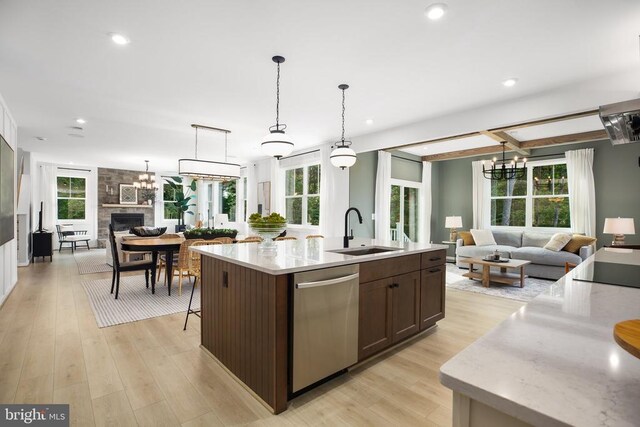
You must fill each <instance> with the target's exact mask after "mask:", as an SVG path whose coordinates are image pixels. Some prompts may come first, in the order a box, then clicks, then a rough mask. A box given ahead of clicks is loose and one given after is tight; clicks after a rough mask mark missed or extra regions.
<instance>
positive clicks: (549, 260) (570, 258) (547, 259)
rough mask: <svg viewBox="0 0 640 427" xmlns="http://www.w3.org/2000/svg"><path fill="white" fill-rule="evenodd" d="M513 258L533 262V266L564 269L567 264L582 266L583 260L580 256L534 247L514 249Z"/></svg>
mask: <svg viewBox="0 0 640 427" xmlns="http://www.w3.org/2000/svg"><path fill="white" fill-rule="evenodd" d="M511 258H513V259H523V260H525V261H531V262H532V263H533V264H540V265H554V266H558V267H560V266H562V267H564V263H565V262H570V263H572V264H580V262H582V259H581V258H580V257H579V256H578V255H576V254H572V253H570V252H565V251H560V252H554V251H550V250H548V249H545V248H536V247H532V246H528V247H522V248H516V249H514V250H513V251H511Z"/></svg>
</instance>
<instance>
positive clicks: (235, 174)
mask: <svg viewBox="0 0 640 427" xmlns="http://www.w3.org/2000/svg"><path fill="white" fill-rule="evenodd" d="M191 127H192V128H194V129H195V130H196V149H195V157H194V158H193V159H179V160H178V175H180V176H188V177H191V178H195V179H204V180H210V181H231V180H234V179H240V165H238V164H235V163H229V162H227V135H228V134H230V133H231V131H230V130H227V129H220V128H214V127H211V126H204V125H197V124H192V125H191ZM198 129H205V130H210V131H215V132H222V133H224V162H215V161H212V160H201V159H198Z"/></svg>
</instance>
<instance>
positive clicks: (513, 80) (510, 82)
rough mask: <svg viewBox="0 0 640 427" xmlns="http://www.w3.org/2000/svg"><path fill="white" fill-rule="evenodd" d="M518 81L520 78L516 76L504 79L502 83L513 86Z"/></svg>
mask: <svg viewBox="0 0 640 427" xmlns="http://www.w3.org/2000/svg"><path fill="white" fill-rule="evenodd" d="M516 83H518V79H515V78H513V77H512V78H509V79H507V80H505V81H503V82H502V84H503V85H504V86H506V87H512V86H515V85H516Z"/></svg>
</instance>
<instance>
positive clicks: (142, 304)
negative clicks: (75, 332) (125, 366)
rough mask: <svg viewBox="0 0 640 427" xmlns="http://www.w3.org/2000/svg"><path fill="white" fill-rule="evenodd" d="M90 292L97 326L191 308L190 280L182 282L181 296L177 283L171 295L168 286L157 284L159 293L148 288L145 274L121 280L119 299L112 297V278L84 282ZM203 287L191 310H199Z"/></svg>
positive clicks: (142, 318) (86, 289)
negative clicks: (153, 292) (168, 292)
mask: <svg viewBox="0 0 640 427" xmlns="http://www.w3.org/2000/svg"><path fill="white" fill-rule="evenodd" d="M82 286H83V287H84V290H85V291H86V292H87V296H88V297H89V302H90V303H91V309H92V310H93V314H94V316H95V317H96V322H97V323H98V327H100V328H104V327H106V326H113V325H119V324H121V323H129V322H135V321H138V320H144V319H150V318H152V317H158V316H165V315H167V314H174V313H180V312H184V313H185V314H186V313H187V307H189V297H190V296H191V288H192V285H191V284H190V283H189V282H188V280H186V279H185V280H184V282H183V283H182V295H178V286H177V282H174V284H173V286H172V287H171V296H169V295H168V294H167V287H166V286H164V285H163V284H156V293H155V294H152V293H151V287H149V289H147V288H146V287H145V281H144V275H137V276H123V277H121V278H120V293H119V294H118V299H117V300H116V299H115V298H114V297H113V295H112V294H111V278H109V279H98V280H86V281H83V282H82ZM199 291H200V288H196V292H195V294H194V295H193V303H192V306H191V308H192V309H194V310H197V309H199V307H200V292H199Z"/></svg>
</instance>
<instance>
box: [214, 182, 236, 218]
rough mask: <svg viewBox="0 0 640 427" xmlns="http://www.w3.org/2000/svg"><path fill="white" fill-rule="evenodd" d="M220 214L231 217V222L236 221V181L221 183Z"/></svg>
mask: <svg viewBox="0 0 640 427" xmlns="http://www.w3.org/2000/svg"><path fill="white" fill-rule="evenodd" d="M218 185H220V191H219V193H218V194H220V204H219V206H220V213H223V214H227V215H229V221H230V222H235V221H236V181H227V182H220V183H219V184H218Z"/></svg>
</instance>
